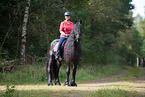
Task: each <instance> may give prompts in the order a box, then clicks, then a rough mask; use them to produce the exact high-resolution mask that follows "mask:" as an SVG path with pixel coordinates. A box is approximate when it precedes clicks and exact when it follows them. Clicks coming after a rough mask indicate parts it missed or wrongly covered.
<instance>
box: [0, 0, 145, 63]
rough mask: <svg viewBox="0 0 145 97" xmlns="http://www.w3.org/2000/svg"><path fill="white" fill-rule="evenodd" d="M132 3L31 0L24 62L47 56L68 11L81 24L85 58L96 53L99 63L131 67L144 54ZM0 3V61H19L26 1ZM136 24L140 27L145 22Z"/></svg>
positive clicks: (119, 1) (73, 19)
mask: <svg viewBox="0 0 145 97" xmlns="http://www.w3.org/2000/svg"><path fill="white" fill-rule="evenodd" d="M131 1H132V0H109V1H108V0H79V1H78V0H31V6H30V12H29V13H30V14H29V20H28V25H27V35H26V37H27V40H26V57H27V62H29V63H33V62H32V60H33V61H36V59H39V58H40V59H41V58H43V57H45V56H46V53H47V48H48V45H49V44H50V42H51V41H52V40H54V39H56V38H59V35H60V33H59V26H60V22H61V21H63V20H64V12H65V11H70V12H71V13H72V16H71V21H73V22H74V21H75V20H76V19H77V18H79V19H82V21H83V25H82V26H83V34H82V42H81V45H82V48H83V50H84V52H85V51H87V55H89V54H90V53H93V52H95V53H96V55H93V54H91V55H92V56H94V58H95V59H96V60H95V61H97V62H98V63H99V64H110V63H113V64H124V63H126V64H131V65H134V64H135V61H136V59H135V58H136V56H143V55H145V54H144V45H142V42H143V40H142V38H141V39H140V36H139V35H140V33H138V32H137V31H136V30H135V29H134V27H133V26H132V24H133V18H132V16H131V13H130V10H132V9H133V8H134V6H133V5H132V4H131V3H130V2H131ZM0 2H1V3H0V8H1V9H2V10H1V15H0V16H1V19H0V21H1V24H0V31H1V35H0V46H1V47H0V58H1V59H2V60H3V59H6V60H14V59H18V60H19V59H20V50H21V29H22V24H23V22H22V21H23V16H24V10H25V9H24V8H25V6H26V1H25V0H14V1H13V2H12V1H11V0H5V1H0ZM138 24H140V25H143V24H144V21H143V20H142V21H141V22H140V23H138ZM142 29H143V28H142ZM142 35H143V34H142ZM136 36H137V37H136ZM128 37H129V39H128ZM136 45H138V46H136ZM83 55H85V54H83ZM92 56H90V57H91V58H92ZM91 58H90V59H91ZM104 60H105V61H104Z"/></svg>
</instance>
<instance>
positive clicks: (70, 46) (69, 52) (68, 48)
mask: <svg viewBox="0 0 145 97" xmlns="http://www.w3.org/2000/svg"><path fill="white" fill-rule="evenodd" d="M80 26H81V24H80V22H77V23H76V24H75V25H74V26H73V28H72V31H71V34H70V36H69V38H68V39H67V41H66V45H65V51H64V56H67V59H68V57H69V58H70V59H72V58H73V56H74V52H75V45H74V44H75V29H77V28H78V27H80ZM78 29H79V28H78Z"/></svg>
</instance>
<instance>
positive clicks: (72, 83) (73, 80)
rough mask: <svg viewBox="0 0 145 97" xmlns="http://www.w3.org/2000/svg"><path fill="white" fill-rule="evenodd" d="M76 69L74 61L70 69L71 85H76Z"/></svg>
mask: <svg viewBox="0 0 145 97" xmlns="http://www.w3.org/2000/svg"><path fill="white" fill-rule="evenodd" d="M76 70H77V64H76V63H74V65H73V70H72V79H71V82H70V85H71V86H77V84H76V83H75V76H76Z"/></svg>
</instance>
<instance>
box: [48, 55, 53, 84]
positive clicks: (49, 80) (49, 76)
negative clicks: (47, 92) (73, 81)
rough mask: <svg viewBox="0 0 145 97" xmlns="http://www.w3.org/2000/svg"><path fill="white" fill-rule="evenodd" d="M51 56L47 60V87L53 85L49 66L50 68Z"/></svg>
mask: <svg viewBox="0 0 145 97" xmlns="http://www.w3.org/2000/svg"><path fill="white" fill-rule="evenodd" d="M52 61H53V60H52V55H51V56H50V58H49V63H47V64H48V86H50V85H53V84H52V72H51V66H52Z"/></svg>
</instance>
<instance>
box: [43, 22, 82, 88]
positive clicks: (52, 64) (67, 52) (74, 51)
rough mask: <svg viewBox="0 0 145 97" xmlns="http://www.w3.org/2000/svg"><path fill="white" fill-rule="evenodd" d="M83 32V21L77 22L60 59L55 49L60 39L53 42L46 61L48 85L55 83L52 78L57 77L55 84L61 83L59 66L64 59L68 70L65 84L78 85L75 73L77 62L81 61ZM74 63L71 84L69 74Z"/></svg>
mask: <svg viewBox="0 0 145 97" xmlns="http://www.w3.org/2000/svg"><path fill="white" fill-rule="evenodd" d="M81 33H82V25H81V22H77V23H76V24H75V25H74V27H73V29H72V31H71V34H70V36H69V38H68V39H67V40H66V43H65V49H64V51H63V53H62V54H61V57H60V58H59V60H56V59H55V53H56V52H55V51H54V47H55V45H56V44H57V43H58V42H59V39H55V40H54V41H52V42H51V44H50V47H49V50H48V51H49V54H48V57H47V63H46V78H48V86H49V85H53V83H52V79H54V78H55V85H61V84H60V82H59V68H60V66H61V63H62V61H64V62H65V63H66V65H67V70H66V80H65V83H64V85H65V86H69V85H70V86H77V84H76V83H75V75H76V69H77V64H78V63H79V59H80V57H81V46H80V40H81ZM71 62H72V63H73V70H72V79H71V82H70V84H69V75H70V63H71Z"/></svg>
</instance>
